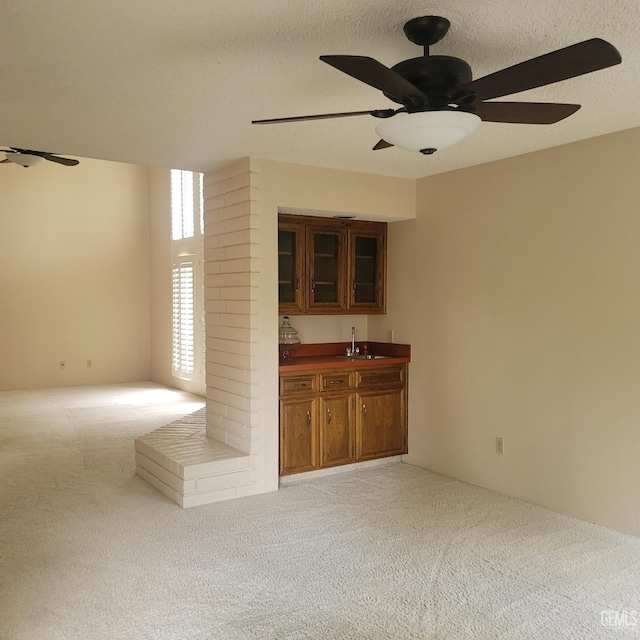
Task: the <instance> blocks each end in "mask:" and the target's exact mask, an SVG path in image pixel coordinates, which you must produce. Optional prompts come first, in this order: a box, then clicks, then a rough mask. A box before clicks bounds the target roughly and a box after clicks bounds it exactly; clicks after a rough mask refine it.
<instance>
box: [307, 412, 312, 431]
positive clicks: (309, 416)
mask: <svg viewBox="0 0 640 640" xmlns="http://www.w3.org/2000/svg"><path fill="white" fill-rule="evenodd" d="M310 426H311V411H307V427H310Z"/></svg>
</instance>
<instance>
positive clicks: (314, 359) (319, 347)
mask: <svg viewBox="0 0 640 640" xmlns="http://www.w3.org/2000/svg"><path fill="white" fill-rule="evenodd" d="M350 346H351V343H350V342H327V343H317V344H295V345H280V354H282V353H283V351H288V352H289V356H288V357H287V358H284V359H283V358H282V356H281V357H280V361H279V372H280V373H281V374H282V373H287V372H290V371H305V370H313V369H360V368H362V367H379V366H384V365H389V364H403V363H406V362H411V345H408V344H396V343H390V342H369V341H367V342H356V346H357V347H360V352H361V353H363V352H366V353H370V354H372V355H374V356H384V357H382V358H375V359H371V360H365V359H351V358H346V357H344V354H345V351H346V349H347V347H350Z"/></svg>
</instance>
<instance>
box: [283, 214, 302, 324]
mask: <svg viewBox="0 0 640 640" xmlns="http://www.w3.org/2000/svg"><path fill="white" fill-rule="evenodd" d="M304 243H305V238H304V226H303V225H301V224H295V223H290V222H280V223H279V224H278V303H279V312H280V314H283V315H286V314H288V313H292V314H293V313H301V312H302V311H303V310H304V295H303V294H304V287H303V286H302V284H303V282H302V279H303V276H304V246H305V244H304Z"/></svg>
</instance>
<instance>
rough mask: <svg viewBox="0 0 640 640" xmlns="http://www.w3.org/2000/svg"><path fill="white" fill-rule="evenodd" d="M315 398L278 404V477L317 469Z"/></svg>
mask: <svg viewBox="0 0 640 640" xmlns="http://www.w3.org/2000/svg"><path fill="white" fill-rule="evenodd" d="M317 408H318V399H317V398H290V399H288V400H286V401H282V400H281V401H280V474H281V475H285V474H288V473H300V472H302V471H312V470H313V469H316V468H317V466H318V453H317V452H318V417H317V410H318V409H317Z"/></svg>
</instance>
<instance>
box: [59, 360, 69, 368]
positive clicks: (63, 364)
mask: <svg viewBox="0 0 640 640" xmlns="http://www.w3.org/2000/svg"><path fill="white" fill-rule="evenodd" d="M60 368H61V369H66V368H67V363H66V362H65V361H64V360H60Z"/></svg>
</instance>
